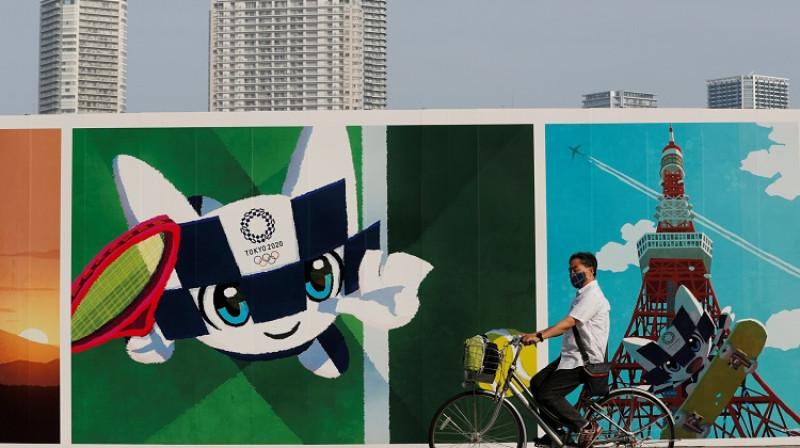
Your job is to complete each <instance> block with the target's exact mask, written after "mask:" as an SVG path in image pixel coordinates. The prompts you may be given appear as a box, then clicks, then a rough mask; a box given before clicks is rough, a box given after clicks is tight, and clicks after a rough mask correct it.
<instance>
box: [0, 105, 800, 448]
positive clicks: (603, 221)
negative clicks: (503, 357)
mask: <svg viewBox="0 0 800 448" xmlns="http://www.w3.org/2000/svg"><path fill="white" fill-rule="evenodd" d="M606 112H608V113H606ZM718 118H719V119H718ZM21 119H22V117H16V118H15V117H12V118H2V119H0V121H2V123H3V124H5V128H9V129H2V130H0V172H1V173H2V176H3V179H4V180H5V184H4V185H5V186H4V187H3V188H2V190H0V194H2V199H3V200H2V201H1V202H0V204H2V207H3V213H2V214H1V215H0V223H2V224H0V279H1V280H2V281H0V394H2V396H0V398H2V400H0V403H3V404H2V405H0V406H2V407H3V412H2V418H0V443H49V444H62V445H69V444H125V445H231V444H240V445H251V444H252V445H255V444H259V445H371V446H385V445H389V444H410V445H415V446H422V445H425V444H427V439H428V431H429V427H430V424H431V420H432V418H433V416H434V414H436V412H437V409H439V408H440V406H441V405H442V404H443V403H444V402H445V401H446V400H448V399H449V398H451V397H453V396H454V395H456V394H457V393H459V392H462V391H463V390H464V388H463V384H462V382H463V381H464V378H465V377H464V367H465V364H464V359H463V355H464V347H465V346H464V343H465V340H468V339H469V340H473V341H474V339H473V336H476V335H482V334H485V335H487V337H488V338H489V339H490V340H492V341H500V340H501V339H504V338H506V337H507V336H508V334H511V333H513V332H514V331H524V332H529V331H532V330H534V329H539V330H541V329H542V328H546V326H548V325H550V324H552V323H554V322H556V321H558V320H559V319H561V318H562V317H564V315H566V313H567V311H568V308H569V306H570V302H571V300H572V298H573V297H574V295H575V290H574V288H573V287H572V286H571V284H570V281H569V277H568V274H567V270H566V268H567V267H568V259H569V256H570V255H571V254H573V253H575V252H578V251H590V252H593V253H595V254H596V255H597V258H598V261H599V270H598V277H597V279H598V282H599V284H600V285H601V286H602V289H603V291H604V293H605V296H606V297H607V298H608V299H609V301H610V304H611V310H612V311H611V339H610V344H609V357H610V359H611V361H612V371H611V378H612V381H613V386H614V387H622V386H635V387H637V388H644V389H647V390H649V391H651V392H653V393H654V394H656V395H657V396H658V397H660V398H661V399H662V400H663V401H664V402H665V403H666V404H667V406H668V407H669V408H670V409H671V411H672V412H673V413H674V415H675V417H676V426H675V431H676V432H675V434H676V436H677V437H678V438H681V439H700V438H707V439H714V440H708V441H707V443H709V444H711V445H726V444H742V443H746V444H752V445H754V446H755V445H770V444H774V443H779V444H786V443H789V442H791V441H792V440H794V439H793V437H800V433H798V429H800V416H798V411H799V410H800V394H798V393H797V391H796V387H795V385H794V384H795V382H796V381H794V375H793V372H794V371H795V370H798V368H800V365H798V364H800V357H799V356H797V354H798V353H797V350H798V348H799V347H800V337H798V335H800V332H798V331H797V330H796V325H795V321H796V317H797V316H798V307H797V305H796V303H795V300H794V298H793V297H794V295H793V293H792V292H793V290H794V289H796V287H797V286H798V284H797V282H798V281H800V280H798V279H800V258H798V255H797V254H798V253H800V250H798V246H800V238H798V237H797V235H796V232H794V231H793V227H792V223H793V222H794V220H796V219H797V218H798V213H800V210H798V209H797V206H796V203H797V200H798V199H797V198H798V196H799V195H800V125H799V124H798V123H800V117H798V116H797V114H795V113H793V112H792V111H780V112H769V113H764V114H761V113H759V112H741V113H740V114H737V115H735V116H734V115H726V114H723V113H719V114H717V113H716V112H710V111H705V112H704V113H702V114H700V113H696V112H693V111H667V110H655V111H647V112H643V113H640V114H639V113H637V114H636V115H631V114H628V113H627V111H600V112H597V111H591V112H590V111H524V110H508V111H480V113H476V112H475V111H419V112H418V113H416V112H415V113H409V112H407V111H406V112H385V113H383V114H377V113H376V114H373V113H372V112H364V113H357V114H352V115H351V114H327V113H320V114H316V115H315V114H305V113H303V114H297V115H285V114H266V113H265V114H261V113H253V114H192V115H191V116H190V115H187V114H166V115H148V114H141V115H137V116H133V115H124V114H123V115H113V116H110V115H109V116H103V117H98V116H83V115H76V116H63V117H25V118H24V120H26V121H25V122H26V123H30V126H31V129H21V128H23V127H24V126H19V124H18V123H19V122H21ZM53 123H56V124H59V123H60V125H58V126H52V125H53ZM37 126H38V127H37ZM45 126H46V128H45ZM51 128H52V129H51ZM62 160H63V163H62ZM62 182H63V183H64V184H65V185H68V186H69V189H68V191H64V192H63V193H62V185H61V184H62ZM62 210H63V212H62ZM62 235H63V238H62ZM62 239H64V241H63V246H61V243H62V241H61V240H62ZM62 249H63V250H62ZM67 249H69V250H67ZM62 266H63V269H62V268H61V267H62ZM66 338H70V339H69V342H68V343H67V342H66ZM559 345H560V340H558V339H554V340H552V341H549V340H548V341H547V343H546V344H545V345H539V347H538V348H534V347H530V349H533V351H532V352H531V351H529V352H528V353H529V354H530V353H532V354H530V355H526V364H524V369H523V370H525V375H528V377H529V376H530V375H529V374H531V373H533V372H535V371H536V369H537V366H542V365H545V364H542V363H543V362H545V363H546V362H548V361H550V360H553V359H555V357H556V356H558V352H559ZM545 348H546V350H545ZM537 350H538V351H537ZM60 353H62V354H64V358H65V359H66V360H67V362H63V363H62V362H61V361H62V359H61V358H62V357H61V356H60ZM67 353H69V356H66V354H67ZM60 366H61V367H64V369H63V371H61V369H60ZM62 384H66V385H67V387H61V385H62ZM575 395H577V394H575ZM61 397H63V399H62V398H61ZM575 398H577V397H575ZM523 414H524V411H523ZM524 418H525V423H526V426H527V431H528V432H527V435H528V438H529V439H530V440H531V443H532V439H533V438H534V437H535V436H537V435H540V434H537V432H536V425H535V422H534V421H533V419H530V418H528V417H527V416H524ZM787 436H788V437H787ZM777 438H781V440H777ZM731 439H738V440H736V441H735V442H733V441H731ZM741 439H748V441H743V440H741ZM676 443H678V442H676ZM684 443H690V444H691V443H699V442H684ZM703 443H706V442H703Z"/></svg>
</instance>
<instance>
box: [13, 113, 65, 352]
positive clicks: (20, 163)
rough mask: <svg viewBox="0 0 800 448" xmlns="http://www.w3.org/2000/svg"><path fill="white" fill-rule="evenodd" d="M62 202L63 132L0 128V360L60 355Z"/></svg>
mask: <svg viewBox="0 0 800 448" xmlns="http://www.w3.org/2000/svg"><path fill="white" fill-rule="evenodd" d="M60 204H61V131H60V130H58V129H23V130H5V129H0V332H2V333H0V336H3V337H0V344H2V345H4V346H5V347H0V363H2V362H9V361H13V360H9V359H3V358H6V357H9V356H12V357H13V356H22V355H18V354H20V353H29V354H30V356H34V357H36V358H37V359H35V361H36V362H46V361H47V360H46V359H44V358H47V357H48V356H50V355H49V354H53V356H54V357H57V356H58V355H57V354H58V350H48V349H47V347H53V346H58V344H59V305H58V301H59V294H58V279H59V241H60V230H59V229H60V222H61V219H60ZM9 335H10V336H16V337H13V338H12V337H9ZM13 341H17V343H18V344H19V345H20V347H24V349H20V347H9V346H8V344H13V343H14V342H13ZM31 343H32V344H31ZM37 344H39V345H43V346H44V347H42V349H43V350H38V349H36V350H33V349H32V348H31V347H38V346H37Z"/></svg>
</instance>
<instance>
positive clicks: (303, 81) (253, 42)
mask: <svg viewBox="0 0 800 448" xmlns="http://www.w3.org/2000/svg"><path fill="white" fill-rule="evenodd" d="M210 34H211V39H210V43H211V45H210V55H209V110H211V111H254V110H276V111H286V110H354V109H385V108H386V0H266V1H264V0H261V1H248V0H212V2H211V18H210Z"/></svg>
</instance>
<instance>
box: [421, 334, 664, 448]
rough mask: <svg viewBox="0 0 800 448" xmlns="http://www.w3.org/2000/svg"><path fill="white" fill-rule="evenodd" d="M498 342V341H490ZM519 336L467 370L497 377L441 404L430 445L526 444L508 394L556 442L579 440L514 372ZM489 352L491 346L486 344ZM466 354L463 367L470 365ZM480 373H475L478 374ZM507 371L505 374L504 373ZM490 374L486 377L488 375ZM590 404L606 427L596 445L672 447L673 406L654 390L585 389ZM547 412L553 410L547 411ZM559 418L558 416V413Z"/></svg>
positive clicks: (478, 378)
mask: <svg viewBox="0 0 800 448" xmlns="http://www.w3.org/2000/svg"><path fill="white" fill-rule="evenodd" d="M492 345H494V344H492ZM508 347H511V349H512V352H514V358H513V361H512V362H511V363H510V364H509V365H508V368H507V370H505V372H504V369H499V370H500V375H497V378H498V379H497V381H496V382H494V381H495V372H493V371H492V368H493V367H494V368H495V370H498V367H499V366H502V365H503V363H502V360H503V358H504V356H505V354H504V352H505V349H506V348H508ZM521 347H522V341H521V337H520V336H514V337H513V338H512V339H511V341H510V342H509V344H508V345H507V346H506V347H504V349H503V350H500V349H497V348H494V350H496V351H497V353H488V356H483V360H482V361H481V364H482V366H481V367H482V368H481V372H479V373H478V372H475V371H474V370H466V369H465V372H466V373H467V375H465V380H466V381H465V383H464V384H465V385H466V384H467V383H472V384H473V386H476V385H477V383H479V382H482V383H488V382H489V381H493V382H494V383H493V388H494V390H493V391H490V390H484V389H480V388H478V387H474V388H473V390H470V391H466V392H462V393H460V394H457V395H455V396H454V397H452V398H450V399H448V400H447V401H445V402H444V404H442V405H441V406H440V407H439V410H438V411H436V414H435V415H434V417H433V420H432V421H431V425H430V429H429V432H428V444H429V445H430V448H441V447H443V446H445V445H447V446H455V445H460V444H468V445H476V446H484V445H486V446H490V445H498V446H516V447H517V448H524V447H525V446H526V444H527V433H526V428H525V423H524V422H523V420H522V415H521V414H520V413H519V411H518V410H517V408H516V407H515V406H514V404H513V403H512V402H511V401H510V400H509V398H510V397H509V391H510V395H513V396H515V397H516V398H517V399H518V400H519V401H520V402H521V403H522V405H523V406H524V408H525V409H527V410H528V412H529V413H530V415H531V417H532V418H533V420H534V421H535V422H536V424H537V425H539V427H540V428H542V429H543V430H544V432H545V433H546V434H547V435H549V436H550V438H551V439H552V440H553V443H552V447H554V448H563V447H567V446H573V445H575V442H574V438H573V435H572V434H569V433H568V434H567V435H565V436H564V438H563V439H561V438H560V437H559V435H558V434H557V432H556V429H555V428H551V427H550V426H548V425H547V423H546V422H545V421H544V420H543V418H542V416H541V414H540V413H541V412H547V411H546V409H543V408H542V409H540V407H539V405H538V404H537V403H536V399H535V397H534V396H533V393H532V392H530V390H529V389H528V387H526V386H525V384H524V383H523V382H522V379H521V378H520V377H519V376H518V374H517V373H516V369H517V361H518V359H519V355H520V353H521V352H522V350H520V348H521ZM487 351H488V352H491V351H492V349H491V348H490V347H489V348H487ZM468 362H473V363H474V361H467V358H466V356H465V368H468V369H474V365H473V366H468V365H467V364H468ZM476 373H477V374H476ZM503 373H505V376H503ZM489 377H491V378H492V379H491V380H489V381H487V380H488V378H489ZM578 404H579V405H580V406H582V408H583V409H586V410H587V413H586V418H587V419H589V420H594V421H596V422H597V423H598V424H600V426H601V427H602V429H603V431H602V432H601V433H600V436H599V437H598V438H597V440H595V442H594V444H593V445H592V446H593V447H595V448H602V447H636V446H643V445H650V444H653V445H660V446H665V447H667V448H673V445H674V440H673V439H674V435H675V421H674V419H673V416H672V413H671V412H670V410H669V408H668V407H667V406H666V405H665V404H664V402H662V401H661V400H660V399H659V398H658V397H656V396H655V395H653V394H651V393H649V392H647V391H644V390H641V389H638V388H635V387H630V388H619V389H614V390H611V391H609V393H608V394H606V395H604V396H602V397H595V398H592V397H587V396H586V394H582V397H581V398H580V401H579V403H578ZM548 416H552V414H549V413H548ZM556 420H557V419H556Z"/></svg>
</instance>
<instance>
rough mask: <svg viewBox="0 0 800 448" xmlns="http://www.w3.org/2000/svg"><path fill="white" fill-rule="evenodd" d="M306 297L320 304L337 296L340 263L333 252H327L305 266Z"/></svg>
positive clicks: (339, 282) (340, 270)
mask: <svg viewBox="0 0 800 448" xmlns="http://www.w3.org/2000/svg"><path fill="white" fill-rule="evenodd" d="M305 267H306V295H307V296H308V298H309V299H311V300H313V301H315V302H322V301H323V300H326V299H328V298H330V297H332V296H335V295H337V294H339V287H340V285H341V273H342V261H341V259H340V258H339V256H338V255H337V254H336V253H335V252H329V253H327V254H325V255H323V256H321V257H318V258H315V259H313V260H311V261H309V262H307V263H306V264H305Z"/></svg>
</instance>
